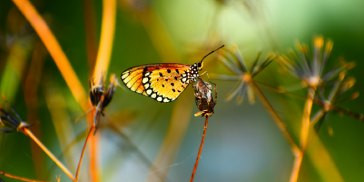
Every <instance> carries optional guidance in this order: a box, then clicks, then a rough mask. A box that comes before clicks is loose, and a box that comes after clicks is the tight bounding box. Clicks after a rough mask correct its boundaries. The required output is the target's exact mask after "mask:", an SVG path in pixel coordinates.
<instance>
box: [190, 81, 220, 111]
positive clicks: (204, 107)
mask: <svg viewBox="0 0 364 182" xmlns="http://www.w3.org/2000/svg"><path fill="white" fill-rule="evenodd" d="M193 88H194V90H195V101H196V106H197V108H198V109H199V110H200V111H199V112H197V113H196V114H195V116H196V117H197V116H203V117H207V116H211V115H212V114H213V113H214V107H215V105H216V98H217V93H216V86H215V84H212V83H209V82H205V81H203V80H202V79H201V78H198V79H197V81H196V82H195V83H194V85H193Z"/></svg>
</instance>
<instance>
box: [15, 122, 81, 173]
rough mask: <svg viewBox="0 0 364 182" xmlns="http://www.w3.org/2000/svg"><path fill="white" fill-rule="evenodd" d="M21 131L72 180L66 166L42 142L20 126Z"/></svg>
mask: <svg viewBox="0 0 364 182" xmlns="http://www.w3.org/2000/svg"><path fill="white" fill-rule="evenodd" d="M21 131H22V132H23V133H24V134H25V135H26V136H29V138H30V139H32V140H33V141H34V142H35V143H36V144H37V145H38V146H39V147H40V148H41V149H42V150H43V151H44V153H46V154H47V155H48V157H49V158H50V159H51V160H52V161H53V162H54V163H55V164H56V165H57V166H58V167H59V168H60V169H61V170H62V171H63V172H64V173H65V174H66V175H67V176H68V177H69V178H70V179H71V180H74V176H73V174H72V173H71V172H70V171H69V170H68V169H67V167H66V166H64V165H63V164H62V162H61V161H59V160H58V159H57V157H56V156H54V154H53V153H52V152H51V151H49V150H48V148H47V147H46V146H44V145H43V143H42V142H41V141H40V140H39V139H38V138H37V137H36V136H35V135H34V134H33V133H32V131H30V130H29V129H28V128H25V127H23V128H21Z"/></svg>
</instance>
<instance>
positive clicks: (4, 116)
mask: <svg viewBox="0 0 364 182" xmlns="http://www.w3.org/2000/svg"><path fill="white" fill-rule="evenodd" d="M28 126H29V125H28V124H27V123H25V122H22V120H21V119H20V117H19V116H18V115H17V114H16V113H15V112H14V111H13V112H12V113H11V112H8V111H6V110H4V109H3V108H0V131H3V132H12V131H19V130H20V129H22V128H24V127H28Z"/></svg>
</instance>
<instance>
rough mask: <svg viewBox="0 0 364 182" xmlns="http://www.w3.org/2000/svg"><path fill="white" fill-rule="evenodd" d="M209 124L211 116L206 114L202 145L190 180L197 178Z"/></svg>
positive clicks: (191, 181)
mask: <svg viewBox="0 0 364 182" xmlns="http://www.w3.org/2000/svg"><path fill="white" fill-rule="evenodd" d="M208 124H209V117H208V116H206V118H205V124H204V126H203V132H202V137H201V142H200V147H199V149H198V153H197V156H196V161H195V165H194V166H193V170H192V174H191V178H190V182H193V180H194V179H195V174H196V171H197V167H198V162H199V161H200V157H201V153H202V149H203V146H204V144H205V138H206V131H207V126H208Z"/></svg>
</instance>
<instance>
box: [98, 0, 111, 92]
mask: <svg viewBox="0 0 364 182" xmlns="http://www.w3.org/2000/svg"><path fill="white" fill-rule="evenodd" d="M102 2H103V3H102V5H103V6H102V25H101V36H100V44H99V48H98V53H97V57H96V64H95V68H94V73H93V81H94V84H96V85H102V84H103V81H104V79H105V74H106V72H107V69H108V67H109V63H110V57H111V51H112V45H113V40H114V32H115V19H116V0H103V1H102Z"/></svg>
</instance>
